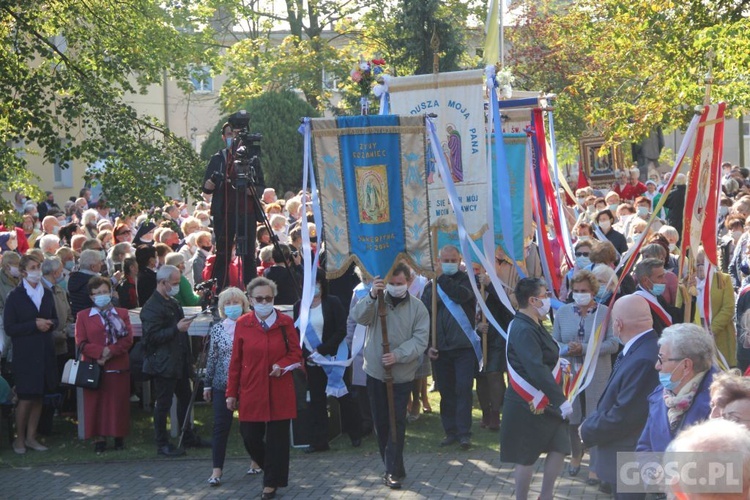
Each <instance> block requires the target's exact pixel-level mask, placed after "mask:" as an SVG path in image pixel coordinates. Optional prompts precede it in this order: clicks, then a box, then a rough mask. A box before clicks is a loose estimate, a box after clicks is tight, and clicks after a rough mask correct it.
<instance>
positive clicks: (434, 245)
mask: <svg viewBox="0 0 750 500" xmlns="http://www.w3.org/2000/svg"><path fill="white" fill-rule="evenodd" d="M437 233H438V232H437V228H435V227H432V228H430V236H431V239H432V255H434V256H435V258H438V250H437V245H438V242H437V240H438V234H437ZM431 309H432V311H431V312H432V314H431V315H430V316H431V320H430V329H431V332H432V347H433V348H435V349H437V276H435V277H434V278H433V279H432V303H431Z"/></svg>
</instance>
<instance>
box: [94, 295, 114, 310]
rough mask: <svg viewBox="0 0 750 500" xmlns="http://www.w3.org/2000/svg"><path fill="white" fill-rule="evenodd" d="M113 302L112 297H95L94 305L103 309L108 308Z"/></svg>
mask: <svg viewBox="0 0 750 500" xmlns="http://www.w3.org/2000/svg"><path fill="white" fill-rule="evenodd" d="M111 302H112V296H111V295H95V296H94V304H95V305H96V307H98V308H99V309H101V308H102V307H107V306H108V305H109V304H110V303H111Z"/></svg>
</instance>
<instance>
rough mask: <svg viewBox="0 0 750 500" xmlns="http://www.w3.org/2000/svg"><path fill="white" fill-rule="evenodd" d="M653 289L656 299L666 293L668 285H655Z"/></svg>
mask: <svg viewBox="0 0 750 500" xmlns="http://www.w3.org/2000/svg"><path fill="white" fill-rule="evenodd" d="M653 285H654V286H653V288H651V293H653V294H654V295H655V296H656V297H658V296H659V295H661V294H662V293H664V290H666V289H667V285H665V284H664V283H654V284H653Z"/></svg>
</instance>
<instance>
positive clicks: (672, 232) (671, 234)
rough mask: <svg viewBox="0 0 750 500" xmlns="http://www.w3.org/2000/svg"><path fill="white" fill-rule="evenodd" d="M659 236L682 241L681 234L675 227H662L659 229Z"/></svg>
mask: <svg viewBox="0 0 750 500" xmlns="http://www.w3.org/2000/svg"><path fill="white" fill-rule="evenodd" d="M659 234H663V235H664V237H666V238H677V239H680V233H678V232H677V229H675V228H674V227H673V226H662V227H660V228H659Z"/></svg>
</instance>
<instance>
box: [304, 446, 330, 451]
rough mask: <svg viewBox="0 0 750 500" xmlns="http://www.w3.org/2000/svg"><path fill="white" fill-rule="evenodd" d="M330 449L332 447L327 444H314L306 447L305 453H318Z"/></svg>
mask: <svg viewBox="0 0 750 500" xmlns="http://www.w3.org/2000/svg"><path fill="white" fill-rule="evenodd" d="M330 449H331V447H330V446H328V445H325V446H313V445H310V446H308V447H307V448H305V453H318V452H320V451H328V450H330Z"/></svg>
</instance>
